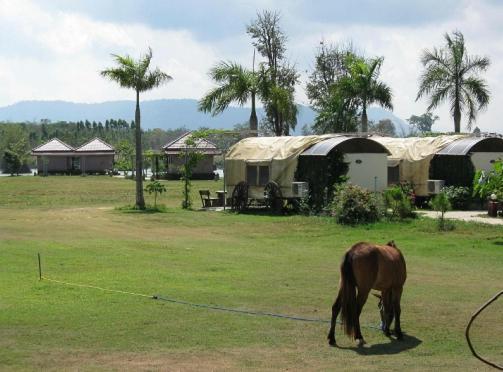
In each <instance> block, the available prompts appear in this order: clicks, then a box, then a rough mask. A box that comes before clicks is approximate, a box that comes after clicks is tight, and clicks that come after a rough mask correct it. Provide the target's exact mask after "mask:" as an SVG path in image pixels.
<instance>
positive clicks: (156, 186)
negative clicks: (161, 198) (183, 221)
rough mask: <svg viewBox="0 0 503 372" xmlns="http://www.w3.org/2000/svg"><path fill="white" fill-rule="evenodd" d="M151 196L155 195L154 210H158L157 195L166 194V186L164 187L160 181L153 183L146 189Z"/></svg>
mask: <svg viewBox="0 0 503 372" xmlns="http://www.w3.org/2000/svg"><path fill="white" fill-rule="evenodd" d="M145 191H147V192H148V193H149V194H152V193H153V194H154V208H157V194H162V193H163V192H166V186H164V185H163V184H162V183H160V182H159V181H151V182H150V183H149V184H148V185H147V187H146V188H145Z"/></svg>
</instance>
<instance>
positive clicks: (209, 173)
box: [162, 132, 222, 180]
mask: <svg viewBox="0 0 503 372" xmlns="http://www.w3.org/2000/svg"><path fill="white" fill-rule="evenodd" d="M190 138H191V132H187V133H184V134H183V135H181V136H180V137H178V138H177V139H175V140H173V141H171V142H168V143H167V144H166V145H164V146H163V147H162V150H163V152H164V155H165V159H166V177H167V178H168V179H179V178H180V176H181V172H180V169H181V167H182V166H183V164H184V161H185V154H187V153H189V152H195V151H197V152H198V153H200V154H201V155H202V159H201V160H200V161H199V162H198V163H197V166H196V167H195V169H194V170H193V173H192V178H193V179H199V180H210V179H213V178H214V177H215V175H214V170H215V166H214V157H215V155H220V154H221V153H222V152H221V151H220V150H219V149H218V148H217V147H216V146H215V144H213V143H212V142H210V141H208V140H206V139H204V138H198V139H196V140H194V141H193V143H192V141H189V139H190Z"/></svg>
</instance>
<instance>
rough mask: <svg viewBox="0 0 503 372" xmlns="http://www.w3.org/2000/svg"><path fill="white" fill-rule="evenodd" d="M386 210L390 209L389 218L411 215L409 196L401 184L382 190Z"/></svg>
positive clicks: (412, 213) (411, 208)
mask: <svg viewBox="0 0 503 372" xmlns="http://www.w3.org/2000/svg"><path fill="white" fill-rule="evenodd" d="M384 201H385V205H386V210H387V209H391V218H399V219H400V220H402V219H404V218H407V217H413V216H414V212H413V205H412V201H411V197H410V195H409V193H408V192H406V190H404V189H403V188H402V187H401V186H394V187H392V188H390V189H388V190H386V191H385V192H384Z"/></svg>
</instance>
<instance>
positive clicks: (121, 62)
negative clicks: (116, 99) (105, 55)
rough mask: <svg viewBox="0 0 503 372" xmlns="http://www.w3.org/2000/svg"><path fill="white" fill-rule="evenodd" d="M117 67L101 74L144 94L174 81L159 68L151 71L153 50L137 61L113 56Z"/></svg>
mask: <svg viewBox="0 0 503 372" xmlns="http://www.w3.org/2000/svg"><path fill="white" fill-rule="evenodd" d="M112 57H113V58H114V60H115V62H116V64H117V65H118V66H117V67H114V68H108V69H105V70H103V71H101V72H100V74H101V76H103V77H106V78H108V79H110V80H112V81H115V82H117V83H118V84H119V85H120V86H121V87H124V88H132V89H135V90H136V91H138V92H143V91H146V90H149V89H152V88H156V87H158V86H159V85H161V84H163V83H165V82H168V81H170V80H172V77H171V76H169V75H168V74H166V73H164V72H162V71H161V70H160V69H159V68H156V69H155V70H150V69H149V67H150V61H151V59H152V49H151V48H148V52H147V53H146V54H145V56H143V57H142V58H140V59H139V60H138V61H135V60H134V59H133V58H132V57H130V56H128V55H126V56H120V55H118V54H112Z"/></svg>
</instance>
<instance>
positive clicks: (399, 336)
mask: <svg viewBox="0 0 503 372" xmlns="http://www.w3.org/2000/svg"><path fill="white" fill-rule="evenodd" d="M396 339H397V340H399V341H401V340H403V333H401V332H400V333H397V334H396Z"/></svg>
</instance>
